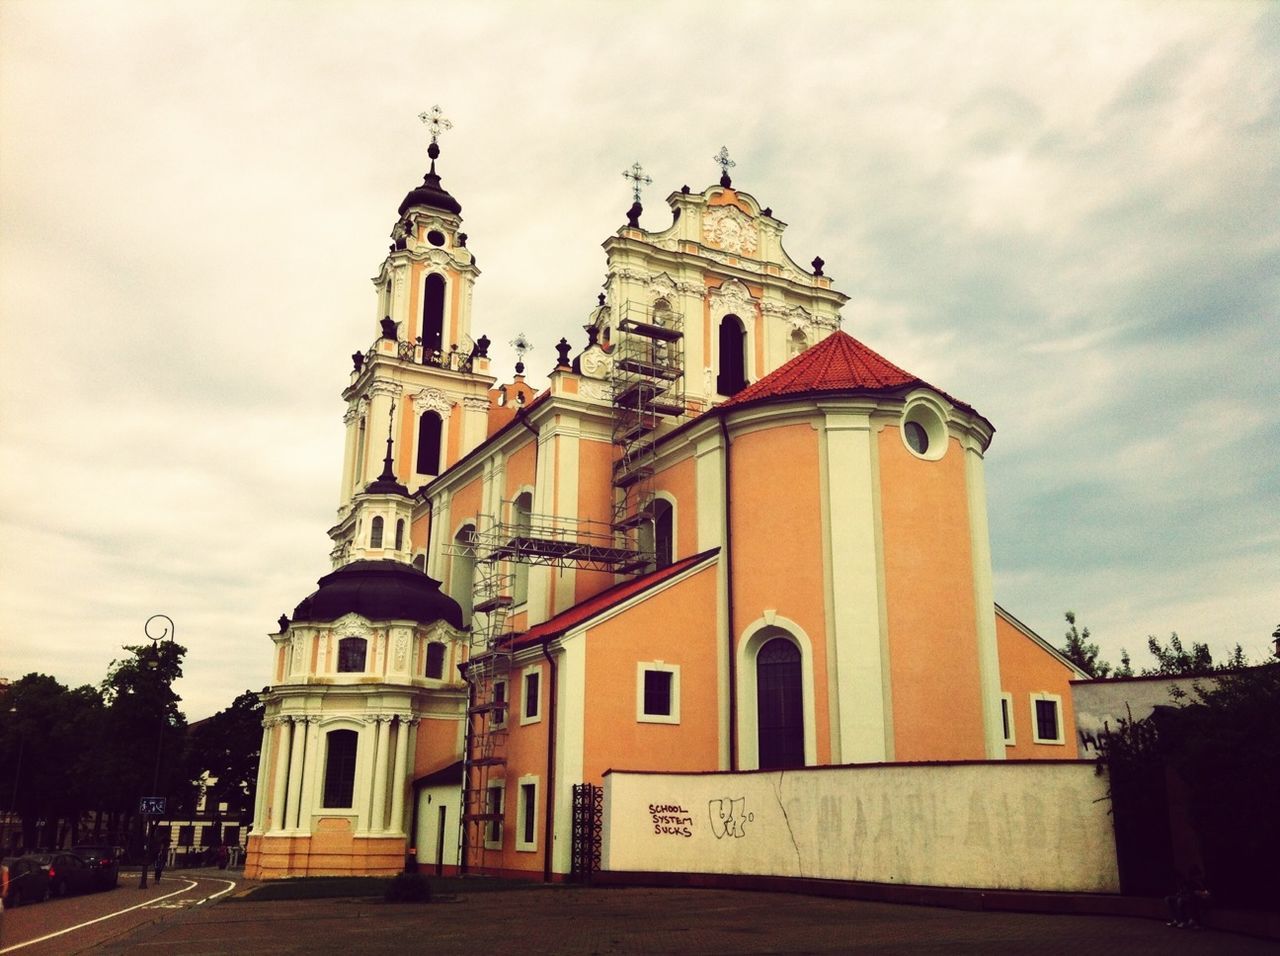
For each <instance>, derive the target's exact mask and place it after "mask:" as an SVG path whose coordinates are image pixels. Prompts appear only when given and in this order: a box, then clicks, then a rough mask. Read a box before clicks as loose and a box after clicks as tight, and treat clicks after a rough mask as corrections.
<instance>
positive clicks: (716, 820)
mask: <svg viewBox="0 0 1280 956" xmlns="http://www.w3.org/2000/svg"><path fill="white" fill-rule="evenodd" d="M707 815H708V816H709V817H711V832H712V833H714V834H715V835H716V839H717V840H719V839H722V838H724V837H727V836H730V837H734V838H735V839H741V838H742V837H744V836H746V835H747V824H748V823H750V822H751V821H752V820H754V819H755V818H756V815H755V814H754V813H748V812H747V798H746V797H738V798H737V799H734V798H733V797H725V798H724V799H723V800H710V801H708V802H707Z"/></svg>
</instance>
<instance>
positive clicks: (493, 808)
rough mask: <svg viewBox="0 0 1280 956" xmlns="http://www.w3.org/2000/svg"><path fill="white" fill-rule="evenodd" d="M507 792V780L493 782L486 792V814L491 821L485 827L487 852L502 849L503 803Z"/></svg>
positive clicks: (490, 782)
mask: <svg viewBox="0 0 1280 956" xmlns="http://www.w3.org/2000/svg"><path fill="white" fill-rule="evenodd" d="M506 792H507V784H506V781H505V780H491V781H489V787H488V789H487V790H486V791H485V796H486V798H487V799H486V800H485V808H484V810H485V813H486V814H488V815H489V817H490V820H489V822H488V824H487V825H486V826H485V831H484V846H485V849H486V850H501V849H502V814H503V803H504V802H505V799H504V798H505V797H506Z"/></svg>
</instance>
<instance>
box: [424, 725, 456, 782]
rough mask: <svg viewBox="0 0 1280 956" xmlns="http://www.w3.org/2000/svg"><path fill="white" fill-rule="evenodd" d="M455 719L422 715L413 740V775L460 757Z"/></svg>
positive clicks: (436, 768) (435, 768)
mask: <svg viewBox="0 0 1280 956" xmlns="http://www.w3.org/2000/svg"><path fill="white" fill-rule="evenodd" d="M458 728H459V723H458V721H456V720H440V719H438V718H431V717H423V718H422V721H421V723H419V724H418V736H417V739H416V740H415V741H414V754H413V775H414V776H415V777H418V776H421V775H423V774H425V773H430V772H432V771H434V770H438V769H440V768H441V767H445V766H448V765H449V764H451V763H453V762H454V761H455V760H461V759H462V744H461V737H460V733H459V729H458Z"/></svg>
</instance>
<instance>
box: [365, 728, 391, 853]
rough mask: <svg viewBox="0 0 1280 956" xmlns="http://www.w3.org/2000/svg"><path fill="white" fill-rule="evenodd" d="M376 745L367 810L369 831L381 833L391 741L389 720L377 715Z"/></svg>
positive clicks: (385, 822)
mask: <svg viewBox="0 0 1280 956" xmlns="http://www.w3.org/2000/svg"><path fill="white" fill-rule="evenodd" d="M377 720H378V743H377V747H376V748H375V749H374V752H373V806H372V807H371V808H370V810H369V831H370V832H371V833H381V832H382V831H383V830H385V829H386V828H387V774H388V773H389V772H390V770H391V762H390V761H389V760H387V750H388V749H389V746H388V745H389V743H390V740H391V718H390V717H387V716H382V715H379V717H378V718H377Z"/></svg>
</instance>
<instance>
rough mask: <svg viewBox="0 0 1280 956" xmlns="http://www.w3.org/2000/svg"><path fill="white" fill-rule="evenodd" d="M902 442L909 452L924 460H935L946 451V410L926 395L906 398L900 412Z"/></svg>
mask: <svg viewBox="0 0 1280 956" xmlns="http://www.w3.org/2000/svg"><path fill="white" fill-rule="evenodd" d="M902 442H903V444H904V445H906V446H907V448H909V449H910V450H911V454H913V455H915V456H916V457H917V458H923V459H925V460H926V461H937V460H938V459H939V458H941V457H942V456H943V454H945V453H946V450H947V418H946V412H945V411H944V409H943V408H942V406H940V405H939V404H938V403H937V402H936V400H934V399H932V398H930V397H927V396H920V397H918V398H915V399H908V400H907V407H906V408H905V409H903V412H902Z"/></svg>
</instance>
